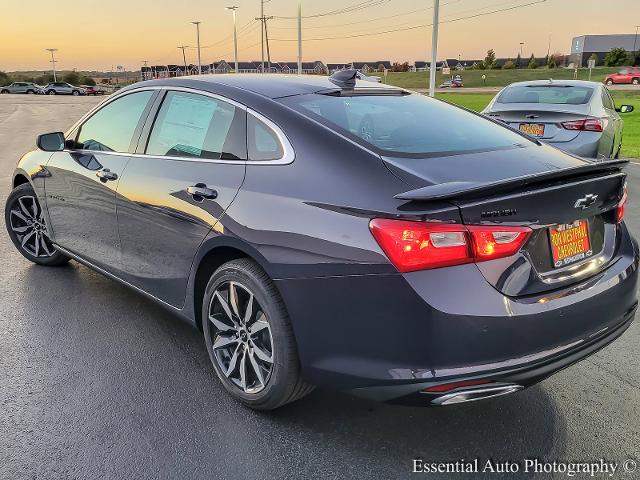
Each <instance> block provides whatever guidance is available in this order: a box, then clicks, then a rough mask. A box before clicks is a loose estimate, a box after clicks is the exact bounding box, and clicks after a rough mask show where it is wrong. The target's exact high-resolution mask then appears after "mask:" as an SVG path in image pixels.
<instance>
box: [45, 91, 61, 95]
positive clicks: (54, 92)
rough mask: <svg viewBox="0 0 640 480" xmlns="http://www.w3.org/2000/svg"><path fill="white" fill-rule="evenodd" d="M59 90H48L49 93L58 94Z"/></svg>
mask: <svg viewBox="0 0 640 480" xmlns="http://www.w3.org/2000/svg"><path fill="white" fill-rule="evenodd" d="M57 93H58V92H56V91H55V90H49V91H48V92H47V95H56V94H57Z"/></svg>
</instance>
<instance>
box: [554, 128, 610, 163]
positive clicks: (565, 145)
mask: <svg viewBox="0 0 640 480" xmlns="http://www.w3.org/2000/svg"><path fill="white" fill-rule="evenodd" d="M601 139H602V133H600V132H580V133H579V134H578V135H577V136H576V137H575V138H574V139H573V140H569V141H568V142H553V141H548V142H547V143H548V144H549V145H551V146H552V147H556V148H559V149H560V150H562V151H564V152H569V153H573V154H574V155H578V156H580V157H584V158H597V157H598V152H599V150H600V140H601ZM543 141H544V140H543Z"/></svg>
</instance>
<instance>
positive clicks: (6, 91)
mask: <svg viewBox="0 0 640 480" xmlns="http://www.w3.org/2000/svg"><path fill="white" fill-rule="evenodd" d="M0 93H1V94H3V95H4V94H5V93H9V90H6V89H5V90H0Z"/></svg>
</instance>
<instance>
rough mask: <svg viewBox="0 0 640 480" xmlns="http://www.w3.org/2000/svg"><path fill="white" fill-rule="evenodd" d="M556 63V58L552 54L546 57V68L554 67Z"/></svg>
mask: <svg viewBox="0 0 640 480" xmlns="http://www.w3.org/2000/svg"><path fill="white" fill-rule="evenodd" d="M557 66H558V64H557V63H556V59H555V58H553V56H548V57H547V68H556V67H557Z"/></svg>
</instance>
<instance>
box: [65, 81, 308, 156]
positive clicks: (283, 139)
mask: <svg viewBox="0 0 640 480" xmlns="http://www.w3.org/2000/svg"><path fill="white" fill-rule="evenodd" d="M145 90H165V91H179V92H187V93H193V94H196V95H204V96H207V97H211V98H215V99H217V100H220V101H222V102H226V103H229V104H231V105H233V106H234V107H236V108H240V109H242V110H244V111H245V112H247V114H248V115H253V116H254V117H255V118H256V119H258V120H260V121H261V122H263V123H264V124H265V125H266V126H267V127H269V128H270V129H271V130H272V131H273V132H274V133H275V134H276V136H277V137H278V140H279V141H280V143H281V145H282V150H283V151H284V156H283V157H281V158H278V159H274V160H251V159H248V160H222V159H213V158H196V157H173V156H168V155H149V154H146V153H129V152H108V151H101V150H69V149H66V148H65V149H64V151H65V152H67V153H70V152H72V151H73V152H80V153H90V154H94V155H96V154H101V155H119V156H123V155H126V156H129V157H132V158H157V159H161V160H178V161H183V162H202V163H221V164H226V165H247V164H249V165H288V164H290V163H292V162H293V161H294V159H295V151H294V149H293V146H292V145H291V142H289V139H288V138H287V135H286V134H285V133H284V131H283V130H282V129H281V128H280V127H279V126H278V125H276V124H275V123H274V122H272V121H271V120H269V119H268V118H267V117H265V116H264V115H262V114H260V113H258V112H256V111H255V110H253V109H251V108H249V107H247V106H246V105H244V104H242V103H239V102H237V101H235V100H231V99H229V98H227V97H224V96H222V95H218V94H217V93H212V92H207V91H203V90H198V89H195V88H191V87H173V86H166V85H164V86H160V85H153V86H148V87H138V88H133V89H131V90H126V91H125V92H121V93H117V94H114V95H113V96H110V97H108V98H107V99H105V100H104V101H102V102H100V103H99V104H98V105H96V106H95V107H94V108H93V109H91V110H90V111H89V112H87V113H86V114H85V115H84V116H83V117H82V118H80V120H78V121H77V122H76V123H74V124H73V126H72V127H71V128H70V129H69V130H67V133H68V132H72V131H73V130H75V129H76V128H79V127H80V126H81V125H82V124H83V123H84V122H85V121H87V120H88V119H89V118H91V117H92V116H93V115H94V114H96V113H97V112H98V111H99V110H101V109H102V108H104V107H105V106H107V105H108V104H109V103H111V102H113V101H115V100H117V99H119V98H121V97H123V96H126V95H129V94H131V93H138V92H142V91H145ZM65 137H66V133H65Z"/></svg>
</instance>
